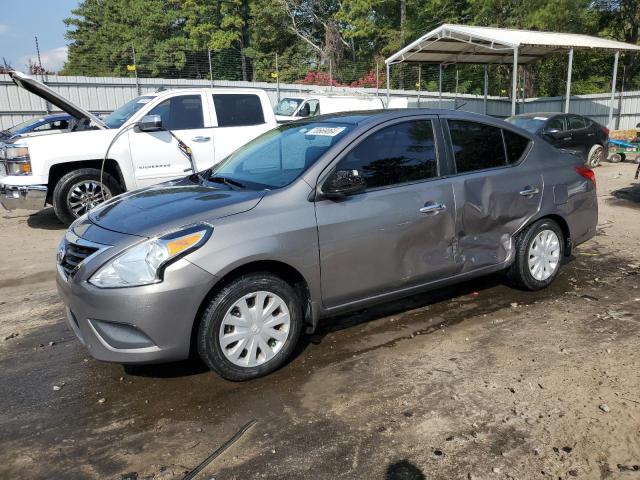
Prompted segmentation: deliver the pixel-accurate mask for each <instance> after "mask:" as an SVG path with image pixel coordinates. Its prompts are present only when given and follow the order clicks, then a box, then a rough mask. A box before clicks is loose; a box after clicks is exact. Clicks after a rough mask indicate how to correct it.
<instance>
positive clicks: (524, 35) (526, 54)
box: [386, 24, 640, 64]
mask: <svg viewBox="0 0 640 480" xmlns="http://www.w3.org/2000/svg"><path fill="white" fill-rule="evenodd" d="M571 48H574V49H601V50H615V51H640V45H632V44H630V43H623V42H618V41H616V40H609V39H607V38H600V37H592V36H589V35H581V34H577V33H554V32H538V31H534V30H514V29H507V28H494V27H473V26H466V25H451V24H444V25H441V26H440V27H438V28H436V29H435V30H433V31H431V32H429V33H427V34H425V35H423V36H422V37H420V38H419V39H417V40H416V41H414V42H412V43H410V44H409V45H407V46H406V47H405V48H403V49H402V50H400V51H399V52H397V53H395V54H394V55H392V56H390V57H389V58H387V60H386V63H387V64H393V63H402V62H414V63H512V62H513V53H514V50H515V49H517V50H518V63H521V64H522V63H531V62H534V61H536V60H538V59H540V58H542V57H544V56H547V55H550V54H552V53H555V52H558V51H560V50H568V49H571Z"/></svg>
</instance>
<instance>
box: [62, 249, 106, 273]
mask: <svg viewBox="0 0 640 480" xmlns="http://www.w3.org/2000/svg"><path fill="white" fill-rule="evenodd" d="M97 251H98V249H97V248H93V247H85V246H82V245H77V244H75V243H69V242H67V244H66V246H65V251H64V257H63V258H62V261H61V262H60V267H61V268H62V270H63V271H64V273H65V275H66V276H67V277H72V276H73V275H74V274H75V272H76V268H77V267H78V265H80V264H81V263H82V262H83V261H84V259H85V258H87V257H88V256H89V255H92V254H93V253H95V252H97Z"/></svg>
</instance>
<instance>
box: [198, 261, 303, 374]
mask: <svg viewBox="0 0 640 480" xmlns="http://www.w3.org/2000/svg"><path fill="white" fill-rule="evenodd" d="M256 291H267V292H272V293H274V294H276V295H278V296H279V297H280V298H281V299H282V300H284V302H285V303H286V306H287V308H288V309H289V316H290V324H289V335H288V337H287V339H286V340H285V341H284V344H283V345H282V347H281V349H280V350H279V351H278V352H277V353H276V354H275V356H274V357H273V358H271V359H270V360H267V361H265V362H264V363H262V364H260V365H257V366H254V367H243V366H238V365H236V364H234V363H233V362H231V361H230V360H229V359H228V358H227V357H226V356H225V354H224V353H223V351H222V346H221V345H220V328H221V325H222V321H223V319H224V317H225V315H226V313H227V312H228V311H229V309H231V308H232V307H233V305H234V304H235V303H236V302H237V301H238V300H239V299H241V298H242V297H244V296H245V295H248V294H250V293H253V292H256ZM302 312H303V309H302V300H301V299H300V296H299V295H298V293H296V290H295V289H294V288H293V287H292V286H291V285H289V284H288V283H287V282H285V281H284V280H283V279H282V278H280V277H277V276H275V275H273V274H271V273H267V272H259V273H251V274H246V275H243V276H241V277H239V278H237V279H235V280H233V281H232V282H230V283H229V284H227V285H225V286H224V287H223V288H222V289H221V290H220V291H219V292H218V293H216V295H215V296H214V297H213V299H212V300H211V301H210V302H209V304H208V305H207V306H206V308H205V310H204V312H203V314H202V318H201V320H200V326H199V328H198V334H197V335H198V336H197V345H198V354H199V355H200V358H202V360H203V361H204V363H205V364H206V365H207V366H208V367H209V368H210V369H211V370H213V371H214V372H216V373H217V374H218V375H220V376H221V377H223V378H226V379H227V380H232V381H244V380H250V379H253V378H258V377H261V376H264V375H267V374H269V373H271V372H273V371H274V370H277V369H278V368H280V367H281V366H282V365H283V364H284V363H285V362H286V361H287V360H288V358H289V357H290V356H291V354H292V353H293V351H294V349H295V347H296V345H297V343H298V340H299V339H300V335H301V333H302V324H303V313H302Z"/></svg>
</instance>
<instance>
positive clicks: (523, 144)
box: [502, 130, 529, 164]
mask: <svg viewBox="0 0 640 480" xmlns="http://www.w3.org/2000/svg"><path fill="white" fill-rule="evenodd" d="M502 133H503V134H504V145H505V148H506V149H507V161H508V162H509V163H510V164H511V163H518V162H519V161H520V159H521V158H522V156H523V155H524V152H525V151H526V150H527V147H528V146H529V139H528V138H526V137H523V136H522V135H518V134H517V133H514V132H511V131H509V130H502Z"/></svg>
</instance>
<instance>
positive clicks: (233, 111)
mask: <svg viewBox="0 0 640 480" xmlns="http://www.w3.org/2000/svg"><path fill="white" fill-rule="evenodd" d="M213 103H214V105H215V107H216V116H217V117H218V126H219V127H239V126H243V125H259V124H261V123H264V114H263V112H262V103H261V102H260V97H258V96H257V95H252V94H245V93H239V94H236V93H225V94H215V95H214V96H213Z"/></svg>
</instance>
